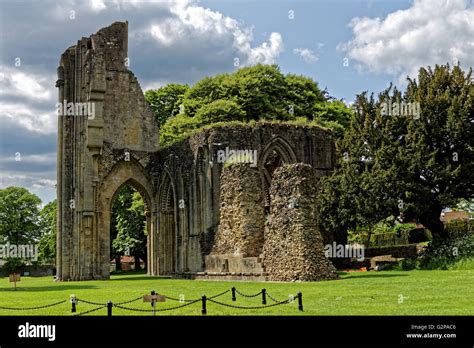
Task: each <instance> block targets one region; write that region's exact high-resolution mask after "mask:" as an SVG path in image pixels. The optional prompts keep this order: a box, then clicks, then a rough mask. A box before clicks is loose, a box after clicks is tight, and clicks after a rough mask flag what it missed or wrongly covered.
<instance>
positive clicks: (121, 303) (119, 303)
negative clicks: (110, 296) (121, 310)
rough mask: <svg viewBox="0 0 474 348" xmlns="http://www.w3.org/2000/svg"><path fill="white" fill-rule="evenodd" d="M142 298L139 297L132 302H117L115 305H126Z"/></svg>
mask: <svg viewBox="0 0 474 348" xmlns="http://www.w3.org/2000/svg"><path fill="white" fill-rule="evenodd" d="M142 298H143V296H140V297H137V298H134V299H133V300H129V301H123V302H118V303H116V305H124V304H127V303H132V302H135V301H138V300H141V299H142Z"/></svg>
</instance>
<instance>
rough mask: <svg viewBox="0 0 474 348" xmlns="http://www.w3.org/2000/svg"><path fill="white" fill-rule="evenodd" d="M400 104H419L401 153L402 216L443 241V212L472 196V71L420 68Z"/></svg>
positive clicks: (473, 175) (445, 66) (455, 68)
mask: <svg viewBox="0 0 474 348" xmlns="http://www.w3.org/2000/svg"><path fill="white" fill-rule="evenodd" d="M404 99H405V101H412V102H419V103H420V109H421V114H420V117H419V119H416V118H413V117H412V118H408V119H407V122H408V126H407V134H406V138H407V142H406V146H404V147H403V148H402V152H403V155H404V158H405V160H406V162H405V166H404V167H402V168H399V170H400V172H401V173H400V174H401V175H403V176H402V178H403V179H402V180H403V181H404V182H405V195H404V196H405V197H404V198H403V199H404V201H405V202H406V203H407V213H408V214H410V215H414V216H416V217H418V218H419V219H420V221H421V223H422V224H423V225H425V226H426V227H427V228H428V229H429V230H430V231H431V232H432V233H433V235H437V236H441V237H444V236H445V231H444V225H443V223H442V222H441V221H440V220H439V216H440V214H441V210H442V209H443V207H446V206H451V205H454V204H455V203H456V202H457V201H458V200H459V199H460V198H472V196H473V194H474V192H473V189H474V185H473V182H474V84H473V82H472V69H471V70H470V71H469V72H467V73H466V72H464V71H463V70H461V68H460V67H459V66H454V67H453V68H450V67H449V65H443V66H438V65H437V66H436V67H435V68H434V70H432V69H431V68H428V69H424V68H422V69H420V71H419V74H418V78H417V79H416V80H412V79H408V87H407V90H406V93H405V95H404Z"/></svg>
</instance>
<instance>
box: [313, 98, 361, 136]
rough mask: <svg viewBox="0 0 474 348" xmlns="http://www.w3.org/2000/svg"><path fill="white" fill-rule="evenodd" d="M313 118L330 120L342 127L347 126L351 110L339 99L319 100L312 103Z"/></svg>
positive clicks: (345, 127)
mask: <svg viewBox="0 0 474 348" xmlns="http://www.w3.org/2000/svg"><path fill="white" fill-rule="evenodd" d="M314 114H315V116H314V117H315V118H318V119H320V120H322V121H332V122H336V123H338V124H340V125H341V126H342V127H343V128H344V129H347V128H348V127H349V124H350V121H351V116H352V110H351V109H350V108H348V107H347V106H346V104H344V103H343V102H342V101H340V100H334V101H327V102H324V103H322V102H319V103H317V104H315V105H314Z"/></svg>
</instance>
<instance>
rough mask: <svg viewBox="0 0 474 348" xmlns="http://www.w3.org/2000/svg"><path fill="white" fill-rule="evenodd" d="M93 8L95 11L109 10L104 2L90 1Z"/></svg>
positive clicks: (98, 0) (100, 0)
mask: <svg viewBox="0 0 474 348" xmlns="http://www.w3.org/2000/svg"><path fill="white" fill-rule="evenodd" d="M90 3H91V7H92V9H93V10H94V11H102V10H105V9H106V8H107V6H105V4H104V1H103V0H90Z"/></svg>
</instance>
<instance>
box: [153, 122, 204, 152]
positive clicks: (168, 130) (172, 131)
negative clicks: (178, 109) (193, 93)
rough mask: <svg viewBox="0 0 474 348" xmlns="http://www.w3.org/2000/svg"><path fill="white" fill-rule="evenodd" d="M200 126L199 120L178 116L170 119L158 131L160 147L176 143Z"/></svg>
mask: <svg viewBox="0 0 474 348" xmlns="http://www.w3.org/2000/svg"><path fill="white" fill-rule="evenodd" d="M201 125H202V123H201V120H200V119H198V118H196V117H189V116H187V115H186V114H178V115H176V116H173V117H172V118H170V119H169V120H168V121H167V122H166V123H165V124H164V125H163V126H162V127H161V129H160V145H161V146H165V145H168V144H171V143H173V142H175V141H178V140H180V139H182V138H184V137H186V136H188V135H190V134H191V132H192V131H193V130H195V129H198V128H199V127H200V126H201Z"/></svg>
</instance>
